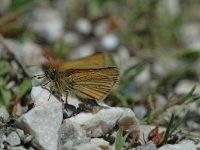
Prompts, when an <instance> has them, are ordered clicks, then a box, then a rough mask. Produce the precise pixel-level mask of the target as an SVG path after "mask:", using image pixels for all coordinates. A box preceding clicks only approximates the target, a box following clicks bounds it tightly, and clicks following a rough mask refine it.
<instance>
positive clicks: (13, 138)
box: [6, 131, 21, 146]
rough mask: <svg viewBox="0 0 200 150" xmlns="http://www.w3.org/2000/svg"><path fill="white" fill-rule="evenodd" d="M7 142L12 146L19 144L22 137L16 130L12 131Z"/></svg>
mask: <svg viewBox="0 0 200 150" xmlns="http://www.w3.org/2000/svg"><path fill="white" fill-rule="evenodd" d="M6 140H7V142H8V143H9V144H10V145H11V146H16V145H19V144H20V143H21V141H20V138H19V136H18V134H17V133H16V132H14V131H13V132H11V133H10V134H9V135H8V137H7V139H6Z"/></svg>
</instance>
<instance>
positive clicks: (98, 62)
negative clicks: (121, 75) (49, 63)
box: [54, 53, 106, 71]
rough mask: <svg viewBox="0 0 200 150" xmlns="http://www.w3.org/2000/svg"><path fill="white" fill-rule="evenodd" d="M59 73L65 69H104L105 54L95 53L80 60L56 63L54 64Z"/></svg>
mask: <svg viewBox="0 0 200 150" xmlns="http://www.w3.org/2000/svg"><path fill="white" fill-rule="evenodd" d="M54 65H55V66H56V67H58V69H59V71H65V70H66V69H91V68H92V69H93V68H103V67H106V53H97V54H94V55H91V56H87V57H83V58H80V59H75V60H70V61H65V62H62V61H61V62H57V63H55V64H54Z"/></svg>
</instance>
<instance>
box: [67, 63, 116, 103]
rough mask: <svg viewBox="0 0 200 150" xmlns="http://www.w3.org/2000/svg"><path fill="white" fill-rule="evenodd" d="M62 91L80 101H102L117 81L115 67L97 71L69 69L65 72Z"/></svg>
mask: <svg viewBox="0 0 200 150" xmlns="http://www.w3.org/2000/svg"><path fill="white" fill-rule="evenodd" d="M66 74H67V75H66V77H65V78H64V80H65V85H64V90H66V91H69V92H70V93H72V94H74V95H76V96H78V97H80V98H82V99H95V100H102V99H104V98H105V97H106V96H107V95H108V94H109V93H110V91H111V90H112V88H113V86H114V85H115V83H116V82H117V80H118V76H119V72H118V70H117V68H115V67H108V68H98V69H69V70H67V71H66Z"/></svg>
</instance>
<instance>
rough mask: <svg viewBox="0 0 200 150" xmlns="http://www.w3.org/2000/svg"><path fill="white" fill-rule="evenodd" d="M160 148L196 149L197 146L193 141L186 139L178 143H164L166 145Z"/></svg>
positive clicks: (159, 149)
mask: <svg viewBox="0 0 200 150" xmlns="http://www.w3.org/2000/svg"><path fill="white" fill-rule="evenodd" d="M158 150H196V146H195V144H194V143H193V142H192V141H189V140H184V141H181V142H180V143H178V144H174V145H171V144H167V145H164V146H162V147H160V148H158Z"/></svg>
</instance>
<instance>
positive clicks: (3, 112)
mask: <svg viewBox="0 0 200 150" xmlns="http://www.w3.org/2000/svg"><path fill="white" fill-rule="evenodd" d="M0 117H2V118H3V120H4V121H7V120H8V119H9V113H8V111H7V109H6V107H4V106H0Z"/></svg>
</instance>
